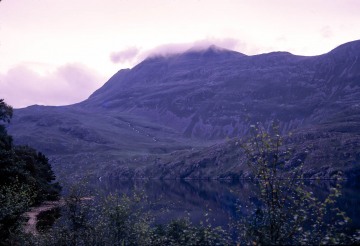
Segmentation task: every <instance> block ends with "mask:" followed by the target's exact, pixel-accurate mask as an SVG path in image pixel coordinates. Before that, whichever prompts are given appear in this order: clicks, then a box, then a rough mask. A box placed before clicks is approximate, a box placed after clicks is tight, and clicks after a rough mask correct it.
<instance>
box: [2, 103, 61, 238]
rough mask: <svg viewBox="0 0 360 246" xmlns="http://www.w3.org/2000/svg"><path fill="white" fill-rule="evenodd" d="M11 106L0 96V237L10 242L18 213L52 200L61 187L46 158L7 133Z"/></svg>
mask: <svg viewBox="0 0 360 246" xmlns="http://www.w3.org/2000/svg"><path fill="white" fill-rule="evenodd" d="M12 114H13V110H12V107H11V106H9V105H8V104H6V103H5V102H4V100H3V99H0V238H1V244H12V242H13V241H14V240H15V241H16V239H17V237H18V234H19V232H20V231H21V229H22V228H21V227H22V223H23V218H22V214H23V213H24V212H25V211H27V210H28V209H29V208H30V207H31V206H34V205H37V204H40V203H41V202H43V201H45V200H56V199H58V198H59V196H60V191H61V186H60V185H59V183H56V182H54V181H55V174H54V172H53V171H52V169H51V165H50V164H49V161H48V159H47V158H46V156H45V155H43V154H42V153H40V152H38V151H36V150H35V149H33V148H31V147H29V146H16V145H14V144H13V139H12V137H11V136H10V135H9V134H8V133H7V130H6V125H7V124H8V123H9V122H10V120H11V118H12Z"/></svg>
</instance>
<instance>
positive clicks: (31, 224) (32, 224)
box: [24, 199, 65, 235]
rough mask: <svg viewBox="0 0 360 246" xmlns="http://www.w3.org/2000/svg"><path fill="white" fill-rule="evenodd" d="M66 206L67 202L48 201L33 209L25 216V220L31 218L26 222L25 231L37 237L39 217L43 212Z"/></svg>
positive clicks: (62, 200)
mask: <svg viewBox="0 0 360 246" xmlns="http://www.w3.org/2000/svg"><path fill="white" fill-rule="evenodd" d="M64 205H65V200H64V199H60V200H59V201H47V202H44V203H42V204H41V205H40V206H38V207H33V208H32V209H31V210H30V211H28V212H26V213H25V214H24V217H25V218H29V220H28V221H27V222H26V224H25V226H24V229H25V232H26V233H31V234H33V235H37V234H38V233H39V232H38V231H37V229H36V224H37V217H38V215H39V214H40V213H41V212H45V211H48V210H51V209H54V208H57V207H61V206H64Z"/></svg>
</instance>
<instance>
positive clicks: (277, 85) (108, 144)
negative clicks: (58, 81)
mask: <svg viewBox="0 0 360 246" xmlns="http://www.w3.org/2000/svg"><path fill="white" fill-rule="evenodd" d="M359 57H360V41H354V42H350V43H347V44H344V45H341V46H339V47H338V48H336V49H334V50H332V51H330V52H329V53H327V54H324V55H320V56H314V57H304V56H295V55H292V54H290V53H286V52H273V53H269V54H262V55H256V56H246V55H243V54H241V53H237V52H234V51H229V50H224V49H220V48H217V47H214V46H212V47H210V48H208V49H206V50H203V51H196V52H195V51H189V52H185V53H183V54H178V55H173V56H169V57H153V58H149V59H146V60H145V61H143V62H142V63H140V64H139V65H137V66H135V67H134V68H133V69H127V70H120V71H119V72H118V73H116V74H115V75H114V76H113V77H112V78H111V79H110V80H109V81H108V82H107V83H106V84H105V85H104V86H103V87H102V88H100V89H99V90H97V91H96V92H94V93H93V95H91V96H90V98H89V99H87V100H85V101H83V102H81V103H79V104H76V105H71V106H67V107H39V106H33V107H29V108H26V109H21V110H16V111H15V115H16V117H15V119H14V121H13V125H12V127H11V129H10V130H11V134H13V135H14V137H15V139H16V140H17V141H18V142H20V143H31V144H32V145H34V146H36V147H37V148H40V149H43V150H44V152H46V153H47V154H53V156H56V157H57V158H60V164H61V163H63V161H61V160H63V158H64V154H67V158H66V160H67V161H68V162H70V163H75V162H76V159H77V158H78V156H79V155H81V154H84V153H88V154H85V155H86V156H87V157H88V161H87V163H88V162H94V161H96V162H98V161H101V162H102V163H105V164H103V165H101V164H99V165H94V166H93V167H92V168H96V166H102V168H104V169H105V170H106V171H109V170H117V169H119V166H120V169H121V170H127V171H126V172H127V173H129V175H130V174H131V175H135V174H136V173H140V174H141V175H142V176H144V175H145V176H146V175H154V172H151V174H150V172H148V171H144V169H143V168H142V167H139V164H136V168H137V169H133V168H132V167H131V165H130V166H128V165H127V164H125V163H124V164H123V161H124V157H126V158H128V159H126V158H125V159H126V161H125V162H127V163H132V164H133V163H139V161H138V160H140V159H141V160H142V162H143V161H148V163H142V166H144V167H149V165H151V166H152V167H153V168H155V169H156V170H158V169H157V168H156V166H158V165H159V164H158V163H157V164H154V163H155V161H152V160H157V158H163V157H164V155H161V156H160V157H158V156H154V155H155V154H156V155H157V154H165V155H166V158H168V156H167V153H171V152H173V151H174V150H181V149H190V148H193V147H195V148H196V149H197V150H196V151H198V149H199V148H200V149H202V147H204V146H206V145H211V144H213V143H214V142H213V141H222V140H224V139H225V138H226V137H241V136H244V135H245V134H246V133H247V131H248V129H249V125H250V124H253V123H254V122H260V123H262V124H263V125H264V126H268V125H270V123H271V122H272V121H273V120H276V121H278V122H279V124H280V126H281V130H282V132H283V133H286V132H288V131H295V132H296V134H295V135H296V136H297V137H296V139H297V141H298V143H299V145H305V144H307V143H310V142H311V143H312V146H318V147H314V148H315V149H314V154H313V156H312V157H309V159H310V160H312V161H313V162H316V163H317V164H308V167H309V169H308V170H307V171H308V172H309V173H311V172H312V171H311V170H310V166H311V168H313V166H314V171H313V174H311V176H314V175H315V174H316V173H319V170H320V169H321V168H322V167H326V166H329V168H330V169H331V168H332V167H335V166H337V168H338V169H339V168H345V166H346V170H350V169H352V168H355V167H358V166H359V165H360V164H359V134H360V59H359ZM25 130H26V131H25ZM308 138H310V139H308ZM311 138H313V139H311ZM294 139H295V138H294ZM301 139H302V140H301ZM294 141H295V140H294ZM334 141H335V142H336V141H337V142H336V143H337V144H335V143H333V142H334ZM335 145H336V146H335ZM344 146H350V147H346V148H344ZM219 148H222V147H219ZM326 148H330V149H332V151H335V152H334V153H336V154H334V155H333V156H332V157H324V156H322V155H325V152H324V151H328V149H326ZM343 150H344V151H345V150H346V151H348V152H349V153H348V154H349V155H350V156H351V157H349V156H348V157H341V156H342V155H344V154H345V153H344V152H342V151H343ZM204 151H205V152H206V150H204ZM205 152H204V153H205ZM177 153H179V152H177ZM134 155H137V156H140V157H137V158H138V160H134V159H136V157H134ZM174 155H176V156H179V155H180V154H179V155H177V154H174ZM211 158H212V159H211ZM211 158H210V160H207V159H204V160H199V162H198V167H199V166H204V170H205V169H206V170H207V171H206V175H207V176H209V175H210V176H214V175H215V173H216V176H217V177H220V176H221V175H225V173H226V172H228V171H229V170H230V169H231V168H232V167H235V166H236V165H237V164H236V163H232V164H229V168H230V169H229V170H220V169H217V168H215V166H216V165H215V164H214V163H215V162H214V161H212V160H215V159H216V158H215V157H211ZM214 158H215V159H214ZM346 158H348V159H349V160H347V161H345V162H346V163H348V164H346V165H345V164H339V163H340V162H341V163H342V162H344V160H345V159H346ZM82 159H83V158H82ZM175 159H176V158H175ZM114 160H118V161H115V162H114ZM150 160H151V161H150ZM170 162H171V161H170ZM170 162H169V163H168V164H169V165H168V166H167V167H166V166H162V167H161V168H162V169H163V170H164V172H165V171H166V170H167V171H169V170H168V168H170V167H171V170H172V171H175V170H177V169H180V171H178V174H179V175H178V174H177V175H176V176H177V177H179V176H181V177H182V178H184V177H201V176H202V175H205V174H204V172H203V171H199V169H198V168H193V169H191V168H190V169H189V168H187V167H189V166H188V165H190V164H186V165H185V164H184V163H187V162H186V160H184V163H183V162H181V160H180V161H179V162H177V163H176V164H170ZM325 162H326V163H327V164H325ZM106 163H107V164H106ZM204 163H207V164H204ZM336 163H337V164H336ZM349 163H351V164H349ZM60 164H59V165H60ZM192 164H193V163H192ZM192 164H191V165H192ZM74 165H75V164H74ZM83 165H85V164H84V163H82V161H80V166H83ZM164 165H165V164H164ZM214 165H215V166H214ZM124 166H127V167H126V168H125V167H124ZM109 168H110V169H109ZM329 168H328V169H327V170H329ZM120 169H119V170H120ZM145 169H147V168H145ZM211 170H213V171H211ZM214 170H216V172H215V171H214ZM233 170H236V168H235V169H234V168H233ZM167 171H166V172H167ZM110 172H112V171H110ZM120 173H121V172H120ZM140 174H139V175H140ZM233 174H235V173H228V175H230V176H231V175H233ZM131 175H130V176H131ZM206 175H205V176H206ZM309 175H310V174H309ZM155 176H159V175H155ZM160 176H161V175H160ZM163 176H164V175H163ZM166 177H171V172H170V174H167V176H166Z"/></svg>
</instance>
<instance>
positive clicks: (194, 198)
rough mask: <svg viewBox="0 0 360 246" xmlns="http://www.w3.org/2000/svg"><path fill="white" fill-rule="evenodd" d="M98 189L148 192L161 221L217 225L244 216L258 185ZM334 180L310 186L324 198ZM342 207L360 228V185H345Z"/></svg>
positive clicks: (133, 183) (119, 184)
mask: <svg viewBox="0 0 360 246" xmlns="http://www.w3.org/2000/svg"><path fill="white" fill-rule="evenodd" d="M94 185H95V186H96V187H97V189H100V190H102V191H103V192H106V193H110V192H112V193H118V194H124V193H125V194H131V193H133V192H134V191H137V192H143V193H145V194H146V196H147V198H148V201H149V202H150V203H151V204H152V205H148V206H147V209H148V210H149V211H150V212H151V213H152V214H153V215H155V217H156V218H157V219H156V221H157V222H158V223H162V222H167V221H170V220H171V219H176V218H180V217H184V216H187V217H189V218H190V220H191V221H192V222H193V223H194V224H198V223H200V221H203V222H204V221H205V220H206V219H207V218H209V219H210V220H209V223H211V224H212V225H214V226H218V225H220V226H223V227H225V228H226V227H227V226H228V224H229V223H230V222H231V220H233V219H236V218H237V217H238V216H241V214H239V213H238V212H237V204H241V205H242V207H243V208H246V206H247V205H248V204H250V203H249V199H251V197H252V192H253V191H254V189H255V185H254V184H253V183H251V182H249V181H243V182H232V183H229V182H228V183H227V182H220V181H195V180H191V181H184V180H164V181H161V180H146V181H145V180H126V181H124V180H120V181H101V182H100V181H97V182H96V183H95V184H94ZM330 187H331V183H330V182H328V181H320V182H318V183H316V184H312V185H310V184H309V185H308V188H307V189H311V190H312V191H313V192H314V194H315V195H316V196H317V197H318V198H320V199H323V198H324V197H325V196H326V195H327V194H328V192H329V188H330ZM342 193H343V196H342V197H341V199H340V200H339V207H340V208H341V209H342V210H343V211H345V212H346V213H347V215H348V216H349V217H350V218H351V219H352V220H353V224H352V228H355V229H358V228H360V216H359V215H360V193H359V192H358V188H354V187H352V188H351V187H344V188H343V189H342Z"/></svg>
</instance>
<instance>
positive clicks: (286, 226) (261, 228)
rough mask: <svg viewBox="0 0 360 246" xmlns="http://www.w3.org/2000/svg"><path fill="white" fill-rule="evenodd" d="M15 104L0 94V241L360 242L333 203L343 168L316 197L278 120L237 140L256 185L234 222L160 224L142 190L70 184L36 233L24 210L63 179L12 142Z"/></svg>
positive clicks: (55, 194) (53, 194) (55, 190)
mask: <svg viewBox="0 0 360 246" xmlns="http://www.w3.org/2000/svg"><path fill="white" fill-rule="evenodd" d="M11 116H12V109H11V107H10V106H8V105H7V104H5V103H4V102H3V100H0V121H1V123H2V124H1V125H0V147H1V148H0V184H1V188H0V198H1V200H0V208H1V210H0V211H1V213H0V233H1V234H0V237H1V244H3V245H236V244H244V245H248V244H251V245H285V244H292V245H294V244H311V245H321V244H358V243H359V234H358V233H357V232H354V231H351V230H349V229H348V225H349V224H350V223H351V222H350V219H349V218H348V217H347V216H346V214H345V213H344V212H342V211H341V210H340V209H339V208H338V207H337V204H336V200H337V198H338V197H339V196H341V185H340V182H341V173H340V172H339V173H338V180H336V181H334V182H335V185H334V186H333V188H332V189H331V191H330V194H329V195H328V196H327V197H325V198H324V199H318V198H316V197H315V195H314V194H313V193H312V192H311V191H308V190H307V189H306V186H305V185H304V184H303V176H302V164H303V163H302V161H301V160H299V162H298V163H296V165H294V163H293V162H290V161H289V160H290V159H291V156H292V153H293V150H292V149H289V148H286V147H284V146H283V145H282V138H281V136H279V134H277V129H276V127H274V128H273V130H272V131H271V132H270V133H268V132H266V131H264V130H263V129H262V128H261V126H259V125H256V126H253V127H252V135H251V136H250V137H249V138H248V139H246V140H244V141H242V143H241V144H240V145H239V146H240V147H241V148H242V149H243V151H244V154H245V155H246V156H247V160H248V165H249V167H250V168H251V170H252V174H253V179H254V182H255V183H256V185H257V188H256V189H254V190H253V193H252V194H251V197H249V199H250V206H247V207H240V206H239V207H238V213H239V215H240V216H239V218H240V219H239V220H236V221H233V223H232V224H231V225H230V226H229V228H230V229H228V230H224V229H222V228H221V227H212V226H211V225H210V223H209V220H208V219H211V218H206V217H205V218H206V219H205V220H204V221H203V222H202V223H200V224H199V225H193V224H191V222H190V220H189V219H188V218H180V219H178V220H174V221H171V222H170V223H166V224H161V225H157V224H155V222H154V217H153V216H152V215H151V214H150V213H148V212H146V210H145V209H144V204H146V195H145V194H133V195H131V196H128V195H123V196H119V195H115V194H110V195H99V194H91V193H89V191H87V190H86V189H84V188H82V186H79V187H77V186H76V187H73V188H72V190H70V191H69V195H68V196H67V198H66V199H65V203H64V204H62V205H61V206H60V207H59V208H57V209H54V210H53V211H46V212H44V213H42V214H40V215H39V216H38V220H39V222H40V223H39V224H38V226H37V229H38V230H39V232H40V233H39V234H38V235H32V234H26V233H25V232H24V230H23V226H22V225H23V224H24V219H23V218H22V214H23V213H24V212H25V211H27V210H29V208H30V207H31V206H35V205H37V204H41V203H42V202H43V201H45V200H56V199H58V198H59V193H60V185H59V184H58V183H54V179H55V175H54V173H53V172H52V170H51V166H50V164H49V163H48V160H47V158H46V157H45V156H44V155H42V154H41V153H38V152H37V151H35V150H34V149H31V148H30V147H23V146H22V147H21V146H14V145H13V144H12V139H11V136H9V135H8V134H7V132H6V129H5V124H7V123H8V122H9V121H10V118H11Z"/></svg>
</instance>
